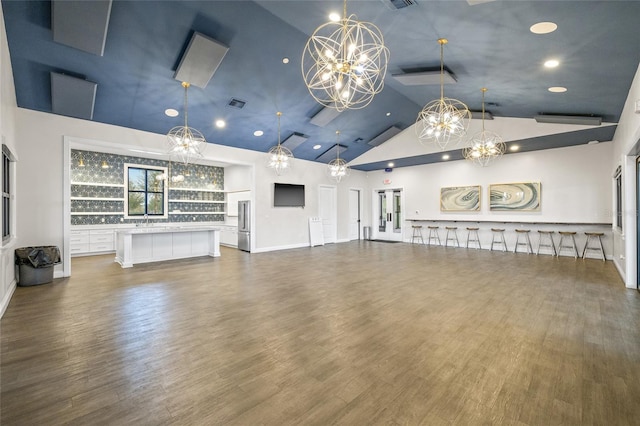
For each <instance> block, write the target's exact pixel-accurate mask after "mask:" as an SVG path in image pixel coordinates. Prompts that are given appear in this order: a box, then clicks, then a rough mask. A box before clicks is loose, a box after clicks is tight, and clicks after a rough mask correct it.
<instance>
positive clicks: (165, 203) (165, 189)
mask: <svg viewBox="0 0 640 426" xmlns="http://www.w3.org/2000/svg"><path fill="white" fill-rule="evenodd" d="M130 169H139V170H144V171H145V190H144V191H130V190H129V170H130ZM150 171H152V172H158V171H159V172H161V173H164V175H165V176H168V168H167V167H162V166H150V165H147V164H132V163H125V164H124V212H123V214H124V218H125V219H143V218H145V217H148V218H149V219H168V217H169V186H168V185H167V180H166V179H165V180H164V182H163V183H162V191H149V190H148V189H147V188H148V186H147V183H148V174H149V172H150ZM130 192H133V193H143V194H144V199H145V203H144V210H145V213H141V214H130V213H129V193H130ZM149 194H162V214H152V213H147V209H148V195H149Z"/></svg>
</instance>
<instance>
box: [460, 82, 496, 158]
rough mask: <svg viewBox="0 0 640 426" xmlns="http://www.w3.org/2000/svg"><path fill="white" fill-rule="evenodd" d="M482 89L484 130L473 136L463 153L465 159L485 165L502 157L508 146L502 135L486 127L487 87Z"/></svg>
mask: <svg viewBox="0 0 640 426" xmlns="http://www.w3.org/2000/svg"><path fill="white" fill-rule="evenodd" d="M480 90H482V131H481V132H479V133H476V134H475V135H473V136H472V137H471V139H470V140H469V142H468V143H467V146H466V147H465V148H464V150H463V152H462V155H463V156H464V158H465V159H467V160H469V161H472V162H474V163H475V164H478V165H480V166H482V167H485V166H487V165H488V164H489V163H491V162H492V161H494V160H495V159H497V158H500V157H502V154H504V153H505V151H506V149H507V146H506V144H505V143H504V141H503V140H502V137H500V135H498V134H496V133H494V132H491V131H489V130H486V129H485V128H484V94H485V93H486V91H487V89H486V88H485V87H483V88H482V89H480Z"/></svg>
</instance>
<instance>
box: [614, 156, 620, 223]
mask: <svg viewBox="0 0 640 426" xmlns="http://www.w3.org/2000/svg"><path fill="white" fill-rule="evenodd" d="M613 178H614V179H615V181H616V217H615V226H616V228H618V229H619V230H620V231H621V232H622V168H621V167H618V168H617V169H616V172H615V174H614V175H613Z"/></svg>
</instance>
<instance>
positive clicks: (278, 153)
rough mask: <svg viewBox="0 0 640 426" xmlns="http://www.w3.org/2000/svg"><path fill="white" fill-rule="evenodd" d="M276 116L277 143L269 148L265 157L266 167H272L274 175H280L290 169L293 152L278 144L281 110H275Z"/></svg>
mask: <svg viewBox="0 0 640 426" xmlns="http://www.w3.org/2000/svg"><path fill="white" fill-rule="evenodd" d="M276 115H277V116H278V145H276V146H274V147H273V148H271V149H270V150H269V152H268V153H267V154H268V157H267V167H269V168H271V169H273V170H274V171H275V172H276V175H278V176H282V175H284V174H285V173H287V172H288V171H289V170H290V169H291V160H292V159H293V153H292V152H291V151H290V150H289V148H286V147H284V146H282V145H281V144H280V117H281V116H282V113H281V112H277V113H276Z"/></svg>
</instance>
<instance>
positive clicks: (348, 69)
mask: <svg viewBox="0 0 640 426" xmlns="http://www.w3.org/2000/svg"><path fill="white" fill-rule="evenodd" d="M388 61H389V49H387V48H386V47H385V46H384V38H383V36H382V32H380V30H379V29H378V27H376V26H375V25H373V24H372V23H370V22H361V21H358V20H357V17H356V16H355V15H351V16H347V0H344V9H343V15H342V19H340V20H338V21H335V22H333V21H330V22H327V23H326V24H323V25H321V26H319V27H318V28H317V29H316V30H315V31H314V33H313V34H312V35H311V38H309V40H308V41H307V44H306V46H305V49H304V52H303V54H302V76H303V78H304V82H305V84H306V85H307V88H308V89H309V93H311V96H313V98H314V99H315V100H316V101H318V102H319V103H321V104H322V105H324V106H328V107H331V108H335V109H337V110H338V111H344V110H346V109H360V108H364V107H366V106H367V105H369V103H370V102H371V100H372V99H373V97H374V96H375V95H376V94H377V93H379V92H381V91H382V88H383V87H384V77H385V74H386V72H387V62H388Z"/></svg>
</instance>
